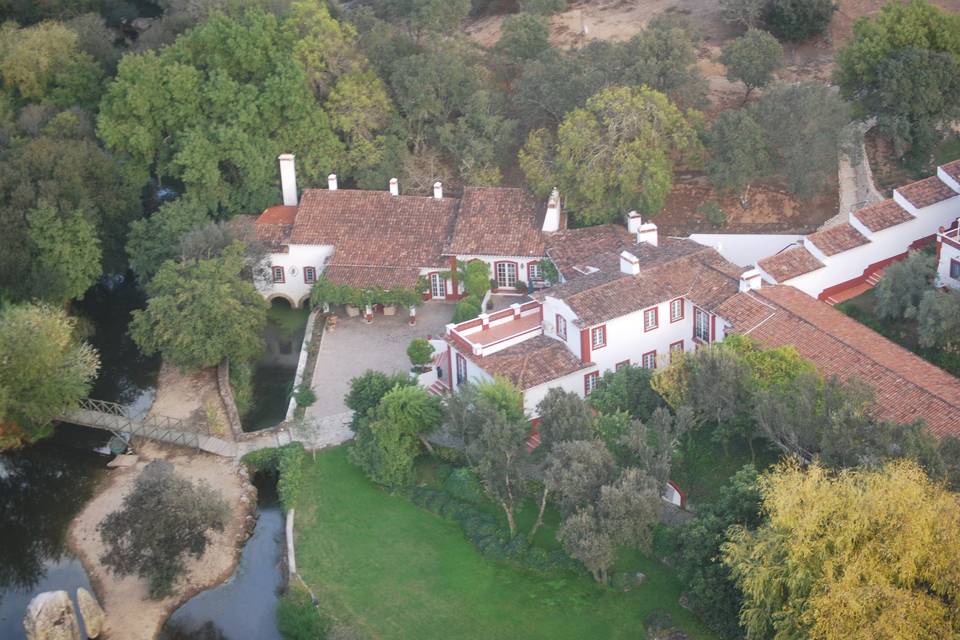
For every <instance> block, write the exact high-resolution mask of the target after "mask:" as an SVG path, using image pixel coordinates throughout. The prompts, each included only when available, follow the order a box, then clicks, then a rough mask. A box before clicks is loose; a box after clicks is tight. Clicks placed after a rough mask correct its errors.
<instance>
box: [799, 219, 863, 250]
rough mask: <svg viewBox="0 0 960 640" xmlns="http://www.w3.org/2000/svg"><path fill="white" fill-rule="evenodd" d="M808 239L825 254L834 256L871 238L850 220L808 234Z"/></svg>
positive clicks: (859, 245) (861, 244)
mask: <svg viewBox="0 0 960 640" xmlns="http://www.w3.org/2000/svg"><path fill="white" fill-rule="evenodd" d="M807 240H809V241H811V242H812V243H813V244H815V245H816V247H817V249H820V251H822V252H823V253H824V254H825V255H828V256H833V255H836V254H838V253H842V252H844V251H849V250H850V249H855V248H857V247H861V246H863V245H865V244H867V243H868V242H870V240H868V239H867V237H866V236H864V235H863V234H862V233H860V232H859V231H857V230H856V229H854V228H853V226H852V225H851V224H850V223H849V222H844V223H843V224H838V225H834V226H832V227H829V228H827V229H823V230H822V231H817V232H816V233H812V234H810V235H809V236H807Z"/></svg>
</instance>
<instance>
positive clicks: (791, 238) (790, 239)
mask: <svg viewBox="0 0 960 640" xmlns="http://www.w3.org/2000/svg"><path fill="white" fill-rule="evenodd" d="M802 237H803V236H801V235H796V234H779V235H778V234H763V233H694V234H692V235H691V236H690V239H691V240H693V241H694V242H698V243H700V244H702V245H706V246H708V247H713V248H714V249H716V250H717V251H718V252H719V253H720V255H722V256H723V257H724V258H726V259H727V260H729V261H730V262H732V263H734V264H738V265H740V266H741V267H750V266H753V265H755V264H756V263H757V260H760V259H761V258H766V257H767V256H772V255H773V254H775V253H778V252H779V251H780V250H781V249H783V248H785V247H788V246H790V245H791V244H793V243H794V242H796V241H797V240H799V239H800V238H802Z"/></svg>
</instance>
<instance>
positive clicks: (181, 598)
mask: <svg viewBox="0 0 960 640" xmlns="http://www.w3.org/2000/svg"><path fill="white" fill-rule="evenodd" d="M138 453H139V454H140V460H139V461H138V462H137V464H136V466H134V467H131V468H128V469H115V470H113V471H111V472H110V475H108V476H107V477H106V479H104V480H103V483H102V485H101V487H100V489H99V492H98V494H97V495H96V497H94V498H93V499H92V500H91V501H90V502H88V503H87V505H86V507H84V509H83V511H81V512H80V514H79V515H77V517H76V518H74V520H73V522H72V523H71V525H70V531H69V540H70V545H71V547H72V548H73V549H74V551H75V552H76V553H77V555H78V556H79V557H80V559H81V561H82V562H83V566H84V568H85V569H86V571H87V574H88V575H89V576H90V583H91V584H92V585H94V589H95V590H96V593H97V597H98V599H99V600H100V604H101V605H102V606H103V608H104V610H105V611H106V614H107V621H106V630H105V634H104V637H106V638H109V640H151V639H152V638H154V637H155V636H156V634H157V632H158V631H159V629H160V626H161V625H162V624H163V622H164V620H166V619H167V617H168V616H169V615H170V613H172V612H173V610H174V609H176V608H177V607H178V606H180V605H181V604H183V603H184V602H186V601H187V600H188V599H189V598H191V597H192V596H193V595H195V594H196V593H198V592H200V591H203V590H204V589H209V588H210V587H213V586H215V585H217V584H219V583H221V582H223V581H224V580H226V579H227V578H228V577H229V576H230V575H231V574H232V573H233V570H234V568H235V567H236V564H237V561H238V559H239V556H240V549H241V548H242V546H243V543H244V542H245V541H246V539H247V537H248V535H249V533H250V531H251V530H252V529H253V525H254V522H255V520H254V517H253V515H252V513H253V510H254V507H255V505H256V490H255V489H254V488H253V486H252V485H251V484H250V483H249V481H248V480H247V479H246V476H245V475H241V473H240V471H239V467H238V466H237V464H236V463H235V462H234V461H233V460H228V459H225V458H220V457H218V456H212V455H208V454H203V453H199V454H198V453H194V452H193V451H190V450H187V449H180V448H176V447H165V446H161V445H158V444H155V443H148V444H144V445H143V446H141V447H139V449H138ZM158 458H159V459H166V460H169V461H170V462H171V463H173V465H174V467H175V469H176V471H177V473H180V474H182V475H184V476H186V477H188V478H190V479H191V480H194V481H196V480H206V481H207V482H208V483H209V484H210V485H211V486H212V487H214V488H215V489H217V490H219V491H220V492H221V493H222V494H223V497H224V498H225V499H226V500H227V502H228V503H229V504H230V507H231V513H232V515H231V518H230V521H229V522H228V523H227V527H226V528H225V530H224V531H223V532H222V533H218V534H214V536H213V538H212V539H211V544H210V545H208V547H207V551H206V553H205V554H204V555H203V557H202V558H200V559H199V560H194V559H189V560H188V561H187V573H186V574H185V576H184V577H182V578H181V579H180V580H179V581H178V582H177V584H176V586H175V590H176V592H177V595H175V596H171V597H168V598H165V599H163V600H151V599H149V597H148V596H147V586H146V582H145V581H144V580H141V579H139V578H137V577H135V576H128V577H125V578H120V577H117V576H114V575H112V574H110V573H108V572H107V570H106V568H105V567H104V566H103V565H102V564H101V563H100V561H99V558H100V556H101V555H102V553H103V551H104V547H103V544H102V543H101V542H100V536H99V534H98V533H97V525H98V524H99V523H100V522H101V521H102V520H103V519H104V517H106V516H107V514H109V513H111V512H113V511H114V510H116V509H117V508H118V507H119V506H120V503H121V501H122V499H123V496H124V495H126V493H127V492H128V491H129V489H130V487H131V486H132V484H133V481H134V480H135V479H136V477H137V476H138V475H139V473H140V471H142V470H143V468H144V467H145V466H146V465H147V463H148V462H149V461H150V460H154V459H158Z"/></svg>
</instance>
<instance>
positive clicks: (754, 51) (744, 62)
mask: <svg viewBox="0 0 960 640" xmlns="http://www.w3.org/2000/svg"><path fill="white" fill-rule="evenodd" d="M720 62H721V63H723V65H724V66H725V67H726V68H727V79H728V80H730V81H731V82H737V81H740V82H742V83H743V84H744V85H745V86H746V87H747V93H746V94H745V95H744V96H743V102H744V103H746V102H747V98H749V97H750V93H751V92H752V91H753V90H754V89H758V88H760V87H765V86H766V85H768V84H769V83H770V81H771V80H773V74H774V72H775V71H776V70H777V69H779V68H780V67H782V66H783V47H781V46H780V43H779V42H777V39H776V38H774V37H773V36H772V35H770V34H769V33H767V32H766V31H763V30H761V29H747V32H746V33H745V34H743V35H742V36H741V37H739V38H737V39H736V40H734V41H733V42H731V43H730V44H728V45H727V46H725V47H724V48H723V51H722V52H721V54H720Z"/></svg>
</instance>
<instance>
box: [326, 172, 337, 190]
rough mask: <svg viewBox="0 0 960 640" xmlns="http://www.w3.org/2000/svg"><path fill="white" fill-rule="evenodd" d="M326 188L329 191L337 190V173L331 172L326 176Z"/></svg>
mask: <svg viewBox="0 0 960 640" xmlns="http://www.w3.org/2000/svg"><path fill="white" fill-rule="evenodd" d="M327 189H330V191H336V190H337V174H335V173H331V174H330V175H328V176H327Z"/></svg>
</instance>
